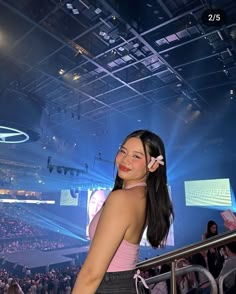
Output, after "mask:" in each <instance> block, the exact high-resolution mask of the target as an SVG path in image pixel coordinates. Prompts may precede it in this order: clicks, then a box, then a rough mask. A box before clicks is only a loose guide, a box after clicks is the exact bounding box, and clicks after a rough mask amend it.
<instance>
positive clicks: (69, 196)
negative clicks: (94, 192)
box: [60, 189, 79, 206]
mask: <svg viewBox="0 0 236 294" xmlns="http://www.w3.org/2000/svg"><path fill="white" fill-rule="evenodd" d="M78 203H79V191H75V190H72V189H66V190H61V197H60V205H61V206H78Z"/></svg>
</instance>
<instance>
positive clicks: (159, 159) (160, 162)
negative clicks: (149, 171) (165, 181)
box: [148, 155, 164, 168]
mask: <svg viewBox="0 0 236 294" xmlns="http://www.w3.org/2000/svg"><path fill="white" fill-rule="evenodd" d="M163 159H164V157H163V156H162V155H159V156H157V157H156V158H155V157H151V161H150V162H149V164H148V168H151V167H152V166H153V164H154V163H155V162H156V161H157V162H158V163H159V164H161V165H164V161H163Z"/></svg>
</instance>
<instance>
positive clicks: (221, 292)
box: [219, 268, 236, 294]
mask: <svg viewBox="0 0 236 294" xmlns="http://www.w3.org/2000/svg"><path fill="white" fill-rule="evenodd" d="M231 275H233V280H234V287H235V292H234V293H236V268H235V269H232V270H231V271H230V272H228V273H227V274H225V275H223V276H221V277H220V278H219V294H223V293H224V289H223V285H224V281H225V278H228V277H229V276H231Z"/></svg>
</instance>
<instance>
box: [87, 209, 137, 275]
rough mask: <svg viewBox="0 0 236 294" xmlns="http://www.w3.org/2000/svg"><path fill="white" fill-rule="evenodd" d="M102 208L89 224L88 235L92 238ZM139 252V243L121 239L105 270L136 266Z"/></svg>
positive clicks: (128, 268)
mask: <svg viewBox="0 0 236 294" xmlns="http://www.w3.org/2000/svg"><path fill="white" fill-rule="evenodd" d="M101 211H102V209H101V210H100V211H99V212H98V213H97V214H96V215H95V217H94V218H93V220H92V221H91V223H90V225H89V237H90V239H91V240H92V239H93V237H94V234H95V231H96V227H97V224H98V221H99V218H100V215H101ZM138 254H139V245H136V244H131V243H129V242H127V241H126V240H122V242H121V244H120V246H119V247H118V249H117V251H116V253H115V255H114V257H113V259H112V260H111V263H110V265H109V267H108V269H107V272H119V271H128V270H132V269H134V268H135V267H136V263H137V260H138Z"/></svg>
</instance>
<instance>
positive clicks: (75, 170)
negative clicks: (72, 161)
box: [47, 156, 88, 176]
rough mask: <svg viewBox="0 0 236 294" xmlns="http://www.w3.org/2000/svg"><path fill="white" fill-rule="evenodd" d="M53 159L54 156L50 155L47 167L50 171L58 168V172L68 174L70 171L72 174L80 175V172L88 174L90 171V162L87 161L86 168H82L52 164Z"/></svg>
mask: <svg viewBox="0 0 236 294" xmlns="http://www.w3.org/2000/svg"><path fill="white" fill-rule="evenodd" d="M51 161H52V157H51V156H48V160H47V168H48V170H49V172H50V173H52V172H53V170H56V171H57V173H58V174H63V175H67V174H68V173H69V174H70V175H71V176H79V175H80V174H87V173H88V164H87V163H85V169H84V170H82V169H78V168H73V167H68V166H61V165H55V164H51Z"/></svg>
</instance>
